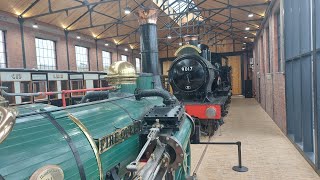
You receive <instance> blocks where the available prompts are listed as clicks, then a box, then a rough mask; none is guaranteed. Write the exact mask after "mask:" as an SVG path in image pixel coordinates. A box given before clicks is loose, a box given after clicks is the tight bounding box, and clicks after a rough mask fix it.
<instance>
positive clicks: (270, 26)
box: [253, 1, 286, 133]
mask: <svg viewBox="0 0 320 180" xmlns="http://www.w3.org/2000/svg"><path fill="white" fill-rule="evenodd" d="M279 2H280V1H278V2H276V4H275V5H274V7H273V9H272V10H271V12H272V13H271V16H270V17H269V18H268V20H267V23H266V25H265V26H264V27H263V31H262V33H261V34H260V36H259V37H257V40H256V41H255V45H254V50H253V51H254V52H253V54H254V65H255V66H254V67H255V68H254V69H253V71H254V72H253V74H254V77H253V80H254V83H253V84H254V86H253V88H254V89H253V91H254V94H255V95H256V99H257V101H259V102H260V104H261V107H262V108H263V109H264V110H265V111H266V112H267V113H268V115H269V116H270V117H271V118H272V119H273V120H274V121H275V123H276V124H277V125H278V126H279V128H280V129H281V130H282V131H283V132H284V133H286V103H285V74H284V72H279V71H278V67H279V64H278V53H280V52H278V38H277V17H276V14H277V12H278V11H279V7H280V3H279ZM267 30H269V33H268V32H267ZM268 35H269V37H268ZM268 39H270V40H269V41H268ZM268 43H270V44H269V47H270V49H269V51H268ZM269 57H270V58H271V63H269ZM269 64H270V72H269ZM259 84H260V86H259Z"/></svg>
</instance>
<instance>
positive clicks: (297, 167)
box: [191, 97, 320, 180]
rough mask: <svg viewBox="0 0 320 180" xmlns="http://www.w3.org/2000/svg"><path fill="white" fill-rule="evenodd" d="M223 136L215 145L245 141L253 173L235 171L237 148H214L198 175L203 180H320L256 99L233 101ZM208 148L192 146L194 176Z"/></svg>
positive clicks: (246, 160)
mask: <svg viewBox="0 0 320 180" xmlns="http://www.w3.org/2000/svg"><path fill="white" fill-rule="evenodd" d="M221 133H222V134H221V136H219V133H216V135H215V136H214V137H213V138H212V140H211V141H216V142H219V141H238V140H239V141H241V142H242V151H243V152H242V154H243V165H244V166H246V167H248V168H249V171H248V172H245V173H239V172H235V171H233V170H232V169H231V168H232V166H234V165H236V164H237V147H236V146H225V145H210V146H209V147H208V149H207V153H206V154H205V156H204V158H203V161H202V164H201V165H200V167H199V169H198V172H197V177H198V179H200V180H214V179H219V180H225V179H226V180H237V179H241V180H247V179H249V180H260V179H263V180H274V179H281V180H300V179H303V180H307V179H308V180H309V179H320V178H319V176H318V174H317V173H316V172H315V171H314V170H313V169H312V167H311V166H310V165H309V164H308V163H307V161H306V160H305V159H304V158H303V157H302V156H301V154H300V153H299V152H298V151H297V150H296V149H295V147H294V146H293V145H292V144H291V142H290V141H289V140H288V139H287V138H286V137H285V135H284V134H283V133H282V132H281V131H280V129H279V128H278V126H277V125H276V124H275V123H274V122H273V121H272V119H271V118H270V117H269V116H268V114H267V113H266V112H265V111H264V110H263V109H262V108H261V107H260V105H259V104H258V103H257V101H256V100H255V99H244V98H239V97H236V98H232V103H231V106H230V108H229V114H228V116H227V117H226V118H225V124H224V125H223V126H222V127H221ZM207 140H208V139H207V138H203V139H202V141H207ZM204 147H205V145H192V146H191V150H192V152H191V153H192V172H193V171H194V169H195V166H196V164H197V162H198V160H199V158H200V156H201V153H202V151H203V149H204Z"/></svg>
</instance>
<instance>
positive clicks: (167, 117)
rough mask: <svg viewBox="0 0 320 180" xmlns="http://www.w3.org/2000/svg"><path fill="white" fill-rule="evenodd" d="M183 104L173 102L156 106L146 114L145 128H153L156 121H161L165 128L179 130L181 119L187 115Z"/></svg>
mask: <svg viewBox="0 0 320 180" xmlns="http://www.w3.org/2000/svg"><path fill="white" fill-rule="evenodd" d="M184 113H185V111H184V108H183V106H182V105H180V104H173V105H168V106H165V105H164V106H154V107H153V108H151V109H150V111H149V112H147V113H146V115H145V116H144V121H145V122H146V123H145V124H144V126H143V127H144V128H145V129H148V128H151V127H152V125H154V124H155V122H157V121H159V123H160V124H162V125H163V126H164V127H162V128H163V129H173V130H179V129H180V124H181V121H182V120H183V118H184V116H185V114H184Z"/></svg>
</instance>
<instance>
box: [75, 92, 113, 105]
mask: <svg viewBox="0 0 320 180" xmlns="http://www.w3.org/2000/svg"><path fill="white" fill-rule="evenodd" d="M108 98H109V91H92V92H88V93H87V94H86V95H84V96H83V97H82V99H81V101H80V104H81V103H86V102H87V100H88V99H89V100H92V99H93V100H95V101H96V100H103V99H108Z"/></svg>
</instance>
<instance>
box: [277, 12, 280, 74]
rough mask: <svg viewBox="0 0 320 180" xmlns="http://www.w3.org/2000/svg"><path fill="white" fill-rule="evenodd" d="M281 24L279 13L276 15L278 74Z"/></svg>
mask: <svg viewBox="0 0 320 180" xmlns="http://www.w3.org/2000/svg"><path fill="white" fill-rule="evenodd" d="M280 29H281V24H280V12H278V13H277V42H278V72H281V30H280Z"/></svg>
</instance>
